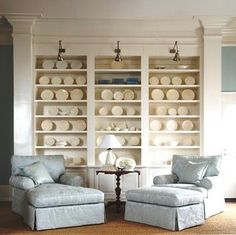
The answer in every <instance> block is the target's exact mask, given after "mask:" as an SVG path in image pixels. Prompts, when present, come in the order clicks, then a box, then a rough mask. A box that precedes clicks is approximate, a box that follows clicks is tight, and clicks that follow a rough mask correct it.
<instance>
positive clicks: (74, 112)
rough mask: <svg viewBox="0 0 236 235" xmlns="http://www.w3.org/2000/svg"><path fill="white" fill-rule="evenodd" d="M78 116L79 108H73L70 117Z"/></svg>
mask: <svg viewBox="0 0 236 235" xmlns="http://www.w3.org/2000/svg"><path fill="white" fill-rule="evenodd" d="M78 114H79V108H78V107H76V106H74V107H72V108H71V109H70V115H78Z"/></svg>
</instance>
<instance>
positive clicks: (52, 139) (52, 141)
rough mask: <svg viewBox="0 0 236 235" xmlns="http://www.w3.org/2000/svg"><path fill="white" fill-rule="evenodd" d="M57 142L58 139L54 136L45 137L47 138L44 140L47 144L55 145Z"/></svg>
mask: <svg viewBox="0 0 236 235" xmlns="http://www.w3.org/2000/svg"><path fill="white" fill-rule="evenodd" d="M55 143H56V140H55V138H53V137H52V136H47V137H45V140H44V144H45V145H47V146H53V145H55Z"/></svg>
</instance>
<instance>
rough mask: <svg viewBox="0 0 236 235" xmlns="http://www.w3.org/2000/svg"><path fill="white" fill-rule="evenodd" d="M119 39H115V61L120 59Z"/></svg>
mask: <svg viewBox="0 0 236 235" xmlns="http://www.w3.org/2000/svg"><path fill="white" fill-rule="evenodd" d="M119 46H120V41H117V48H116V49H115V50H114V52H115V53H116V57H115V61H117V62H120V61H122V58H121V55H120V53H121V49H120V47H119Z"/></svg>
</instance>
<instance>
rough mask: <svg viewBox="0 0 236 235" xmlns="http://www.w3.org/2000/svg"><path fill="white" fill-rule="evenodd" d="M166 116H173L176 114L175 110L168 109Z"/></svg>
mask: <svg viewBox="0 0 236 235" xmlns="http://www.w3.org/2000/svg"><path fill="white" fill-rule="evenodd" d="M168 114H169V115H171V116H175V115H176V114H177V110H176V108H169V109H168Z"/></svg>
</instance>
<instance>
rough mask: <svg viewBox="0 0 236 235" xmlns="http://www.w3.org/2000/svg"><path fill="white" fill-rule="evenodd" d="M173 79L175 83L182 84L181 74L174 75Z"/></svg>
mask: <svg viewBox="0 0 236 235" xmlns="http://www.w3.org/2000/svg"><path fill="white" fill-rule="evenodd" d="M171 81H172V84H173V85H181V84H182V78H181V77H179V76H176V77H173V78H172V80H171Z"/></svg>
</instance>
